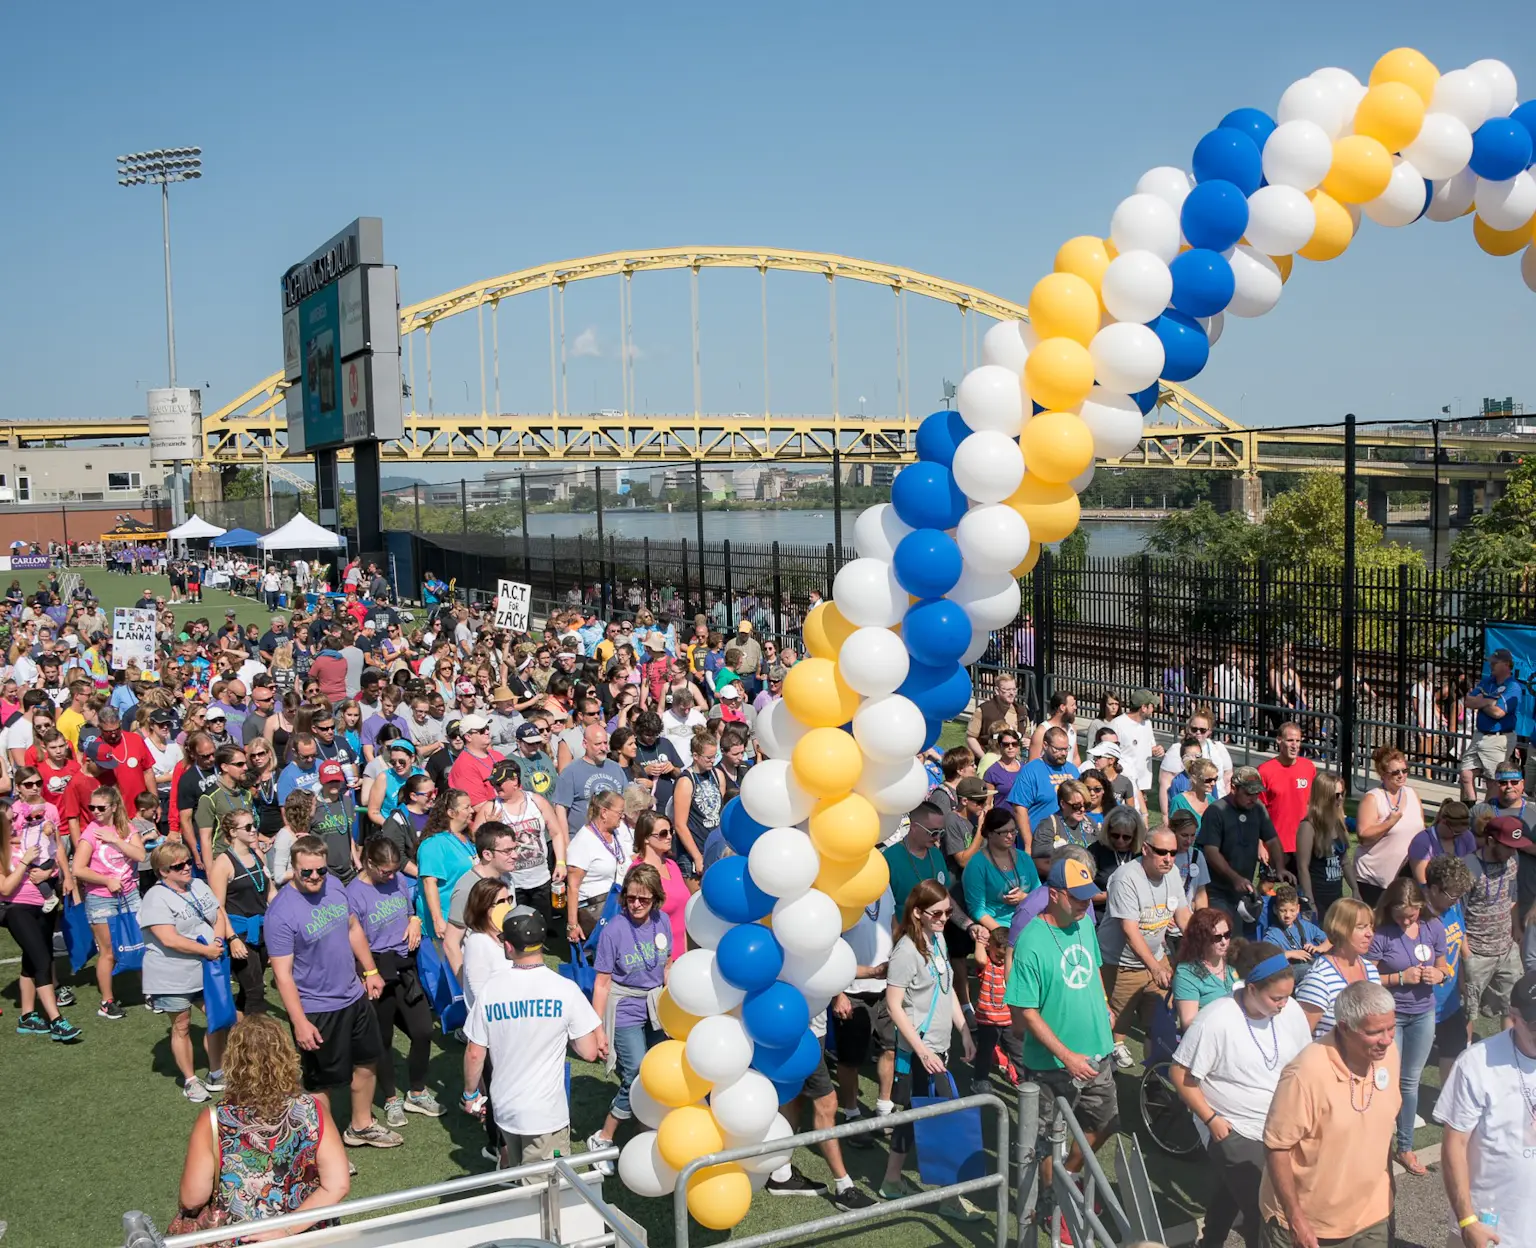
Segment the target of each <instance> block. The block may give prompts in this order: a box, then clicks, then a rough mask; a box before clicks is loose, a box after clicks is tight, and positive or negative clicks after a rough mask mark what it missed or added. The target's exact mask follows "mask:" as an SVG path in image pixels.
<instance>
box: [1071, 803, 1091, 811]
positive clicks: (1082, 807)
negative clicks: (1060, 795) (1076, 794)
mask: <svg viewBox="0 0 1536 1248" xmlns="http://www.w3.org/2000/svg"><path fill="white" fill-rule="evenodd" d="M1066 809H1067V810H1087V809H1088V807H1087V805H1086V803H1084V802H1068V803H1067V805H1066Z"/></svg>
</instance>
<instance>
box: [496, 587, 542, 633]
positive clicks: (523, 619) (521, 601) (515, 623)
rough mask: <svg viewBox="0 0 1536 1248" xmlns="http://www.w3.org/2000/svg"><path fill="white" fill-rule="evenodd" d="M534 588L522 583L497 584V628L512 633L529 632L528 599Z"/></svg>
mask: <svg viewBox="0 0 1536 1248" xmlns="http://www.w3.org/2000/svg"><path fill="white" fill-rule="evenodd" d="M532 593H533V586H531V585H524V584H523V583H522V582H521V581H503V580H500V579H498V580H497V582H496V623H495V627H496V628H501V629H506V630H507V631H508V632H512V633H526V632H527V631H528V599H529V597H530V595H532Z"/></svg>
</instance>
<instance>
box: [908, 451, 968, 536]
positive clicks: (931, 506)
mask: <svg viewBox="0 0 1536 1248" xmlns="http://www.w3.org/2000/svg"><path fill="white" fill-rule="evenodd" d="M891 505H892V506H893V507H895V508H896V515H897V516H898V517H899V518H900V519H901V522H902V523H903V524H905V525H907V526H908V527H909V528H913V529H940V530H943V529H952V528H954V527H955V525H957V524H959V523H960V517H961V516H963V515H965V509H966V507H967V505H968V504H967V501H966V497H965V494H964V493H963V492H962V491H961V489H960V487H959V486H958V485H956V484H955V478H954V476H953V474H951V472H950V471H949V469H948V468H946V467H945V466H944V465H943V464H933V463H928V462H926V461H923V460H919V461H918V462H917V463H915V464H908V465H907V466H906V467H905V468H903V469H902V470H901V471H900V472H898V473H897V474H896V480H895V481H894V482H893V483H892V484H891Z"/></svg>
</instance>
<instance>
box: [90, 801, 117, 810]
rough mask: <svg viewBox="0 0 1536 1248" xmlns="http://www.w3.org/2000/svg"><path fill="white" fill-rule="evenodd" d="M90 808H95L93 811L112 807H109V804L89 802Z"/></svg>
mask: <svg viewBox="0 0 1536 1248" xmlns="http://www.w3.org/2000/svg"><path fill="white" fill-rule="evenodd" d="M90 809H91V810H95V811H103V810H111V809H112V807H111V805H110V804H98V803H96V802H92V803H91V804H90Z"/></svg>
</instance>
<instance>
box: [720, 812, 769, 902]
mask: <svg viewBox="0 0 1536 1248" xmlns="http://www.w3.org/2000/svg"><path fill="white" fill-rule="evenodd" d="M766 831H768V829H767V827H765V826H764V825H763V824H761V823H759V822H758V821H757V820H756V819H754V818H752V816H751V815H749V814H747V808H746V807H745V806H743V805H742V804H741V798H739V797H733V798H731V800H730V801H728V802H727V803H726V804H725V805H724V806H723V807H721V810H720V834H721V835H722V836H724V837H725V843H726V844H727V845H729V846H730V847H731V848H732V849H734V850H735V851H736V852H737V853H738V854H749V853H751V852H752V845H753V843H754V842H755V841H756V840H757V838H758V837H760V836H761V835H762V834H763V833H764V832H766ZM721 917H722V918H723V917H724V916H723V915H722V916H721Z"/></svg>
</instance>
